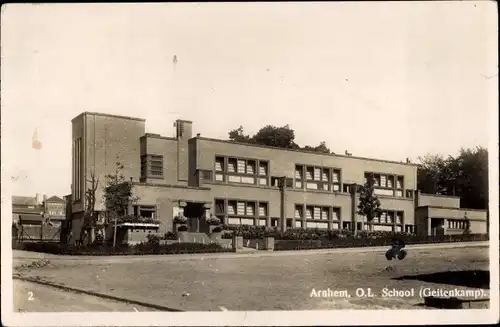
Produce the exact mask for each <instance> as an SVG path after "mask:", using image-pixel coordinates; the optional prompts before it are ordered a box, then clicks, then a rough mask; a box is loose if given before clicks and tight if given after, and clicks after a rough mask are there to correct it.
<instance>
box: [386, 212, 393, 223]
mask: <svg viewBox="0 0 500 327" xmlns="http://www.w3.org/2000/svg"><path fill="white" fill-rule="evenodd" d="M387 223H389V224H392V223H394V211H388V212H387Z"/></svg>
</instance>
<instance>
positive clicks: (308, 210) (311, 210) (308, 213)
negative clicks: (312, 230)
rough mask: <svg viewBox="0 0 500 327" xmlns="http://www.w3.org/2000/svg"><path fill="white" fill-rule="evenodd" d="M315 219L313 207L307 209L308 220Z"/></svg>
mask: <svg viewBox="0 0 500 327" xmlns="http://www.w3.org/2000/svg"><path fill="white" fill-rule="evenodd" d="M312 218H313V207H310V206H308V207H306V219H312Z"/></svg>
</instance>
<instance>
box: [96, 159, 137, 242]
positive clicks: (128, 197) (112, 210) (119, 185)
mask: <svg viewBox="0 0 500 327" xmlns="http://www.w3.org/2000/svg"><path fill="white" fill-rule="evenodd" d="M123 168H124V166H123V165H122V164H121V163H120V162H119V161H118V160H117V161H116V166H115V173H114V174H108V175H106V182H107V185H106V187H105V188H104V195H103V197H104V203H105V206H106V212H107V213H108V215H109V216H108V217H109V218H111V219H110V221H113V222H114V236H113V246H115V245H116V228H117V221H118V219H119V218H120V217H123V216H125V215H126V214H127V213H128V206H129V204H130V203H135V202H137V201H138V200H139V198H138V197H136V196H134V195H133V187H134V186H133V184H132V181H126V180H125V177H124V176H123V174H122V171H123Z"/></svg>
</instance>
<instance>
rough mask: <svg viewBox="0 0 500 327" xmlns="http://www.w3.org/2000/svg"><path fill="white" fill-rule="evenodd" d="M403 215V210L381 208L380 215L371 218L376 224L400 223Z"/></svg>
mask: <svg viewBox="0 0 500 327" xmlns="http://www.w3.org/2000/svg"><path fill="white" fill-rule="evenodd" d="M403 215H404V212H403V211H391V210H383V211H382V212H381V213H380V215H378V216H377V217H374V218H373V222H374V223H376V224H394V223H396V224H401V223H402V221H403Z"/></svg>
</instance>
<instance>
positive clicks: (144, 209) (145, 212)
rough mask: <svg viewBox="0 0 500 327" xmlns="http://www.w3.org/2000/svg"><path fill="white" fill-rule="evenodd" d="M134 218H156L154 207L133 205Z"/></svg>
mask: <svg viewBox="0 0 500 327" xmlns="http://www.w3.org/2000/svg"><path fill="white" fill-rule="evenodd" d="M134 216H136V217H142V218H153V219H154V218H156V217H155V216H156V206H151V205H149V206H146V205H135V206H134Z"/></svg>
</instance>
